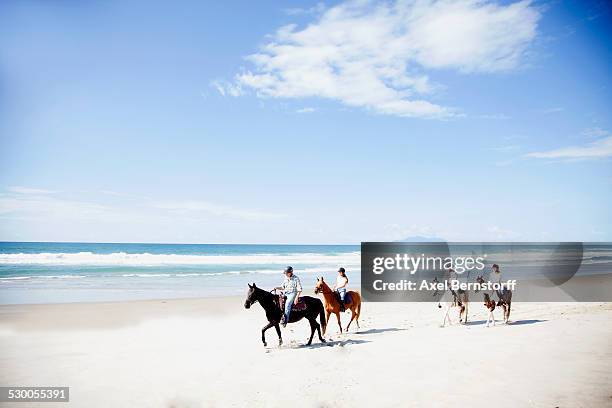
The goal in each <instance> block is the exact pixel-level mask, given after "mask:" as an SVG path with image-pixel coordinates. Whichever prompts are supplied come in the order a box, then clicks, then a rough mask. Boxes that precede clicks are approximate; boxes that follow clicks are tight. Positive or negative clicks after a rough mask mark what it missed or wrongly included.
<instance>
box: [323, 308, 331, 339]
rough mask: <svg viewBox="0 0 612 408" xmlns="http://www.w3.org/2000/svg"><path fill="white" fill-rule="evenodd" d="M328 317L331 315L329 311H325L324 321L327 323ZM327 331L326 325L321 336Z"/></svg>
mask: <svg viewBox="0 0 612 408" xmlns="http://www.w3.org/2000/svg"><path fill="white" fill-rule="evenodd" d="M329 315H331V311H329V310H325V321H326V322H328V323H329ZM326 330H327V325H325V327H323V335H324V336H325V331H326Z"/></svg>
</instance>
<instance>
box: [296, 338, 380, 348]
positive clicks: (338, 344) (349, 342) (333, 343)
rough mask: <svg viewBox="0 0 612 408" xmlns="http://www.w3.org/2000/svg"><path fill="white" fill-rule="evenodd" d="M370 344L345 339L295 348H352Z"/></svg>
mask: <svg viewBox="0 0 612 408" xmlns="http://www.w3.org/2000/svg"><path fill="white" fill-rule="evenodd" d="M365 343H370V341H369V340H355V339H345V340H327V342H325V343H315V344H311V345H310V346H309V345H307V344H303V345H300V346H297V348H308V349H316V348H321V347H346V346H354V345H357V344H365Z"/></svg>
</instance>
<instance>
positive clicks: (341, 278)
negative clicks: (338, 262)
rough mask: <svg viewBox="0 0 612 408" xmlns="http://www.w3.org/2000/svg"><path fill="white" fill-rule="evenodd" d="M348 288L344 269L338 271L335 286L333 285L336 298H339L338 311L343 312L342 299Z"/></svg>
mask: <svg viewBox="0 0 612 408" xmlns="http://www.w3.org/2000/svg"><path fill="white" fill-rule="evenodd" d="M347 286H348V277H347V276H346V271H345V270H344V268H340V269H338V276H337V277H336V284H335V285H334V289H333V290H335V291H336V292H338V297H339V298H340V311H341V312H344V310H345V306H344V298H345V296H346V288H347Z"/></svg>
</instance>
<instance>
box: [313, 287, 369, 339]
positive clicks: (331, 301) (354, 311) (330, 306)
mask: <svg viewBox="0 0 612 408" xmlns="http://www.w3.org/2000/svg"><path fill="white" fill-rule="evenodd" d="M319 293H322V294H323V299H325V315H326V316H325V317H326V320H327V321H328V322H329V316H330V315H331V314H332V313H333V314H335V315H336V318H337V319H338V327H340V333H342V323H340V302H339V301H338V298H337V297H336V294H335V293H334V292H333V291H332V290H331V289H330V287H329V286H327V283H325V281H324V280H323V277H322V276H321V277H320V278H317V284H316V286H315V294H319ZM344 299H347V300H349V302H347V303H345V305H344V306H345V307H346V308H347V309H349V310H350V311H351V321H350V322H348V324H347V325H346V331H348V329H349V327H350V326H351V323H352V322H353V319H354V320H355V323H357V328H359V315H360V314H361V295H359V293H358V292H355V291H352V290H350V291H348V292H346V297H345V298H344ZM323 334H325V327H324V328H323Z"/></svg>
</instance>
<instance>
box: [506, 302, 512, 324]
mask: <svg viewBox="0 0 612 408" xmlns="http://www.w3.org/2000/svg"><path fill="white" fill-rule="evenodd" d="M511 304H512V302H508V317H506V324H508V321H509V320H510V305H511Z"/></svg>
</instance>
